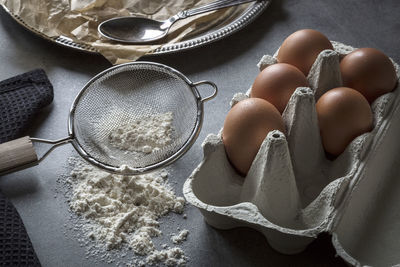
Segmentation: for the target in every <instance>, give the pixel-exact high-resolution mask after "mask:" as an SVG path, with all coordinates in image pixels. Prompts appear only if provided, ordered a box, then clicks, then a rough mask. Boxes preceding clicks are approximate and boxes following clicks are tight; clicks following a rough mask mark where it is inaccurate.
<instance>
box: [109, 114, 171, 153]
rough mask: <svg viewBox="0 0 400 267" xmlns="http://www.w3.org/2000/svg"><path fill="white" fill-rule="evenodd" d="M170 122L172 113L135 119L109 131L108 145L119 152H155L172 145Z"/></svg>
mask: <svg viewBox="0 0 400 267" xmlns="http://www.w3.org/2000/svg"><path fill="white" fill-rule="evenodd" d="M172 120H173V116H172V112H167V113H158V114H154V115H150V116H146V117H142V118H139V119H136V120H134V121H132V122H130V123H128V124H125V125H122V126H120V127H118V128H116V129H114V130H113V131H111V133H110V135H109V141H110V144H111V145H112V146H114V147H116V148H118V149H121V150H128V151H135V152H143V153H146V154H147V153H152V152H155V151H157V150H160V149H161V148H163V147H165V146H167V145H169V144H171V143H172V138H171V137H172V132H173V128H172Z"/></svg>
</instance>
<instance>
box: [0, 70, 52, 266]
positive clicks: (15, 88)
mask: <svg viewBox="0 0 400 267" xmlns="http://www.w3.org/2000/svg"><path fill="white" fill-rule="evenodd" d="M52 100H53V86H52V85H51V83H50V81H49V80H48V79H47V76H46V73H45V72H44V71H43V70H41V69H38V70H34V71H30V72H27V73H24V74H21V75H18V76H15V77H12V78H10V79H7V80H4V81H2V82H0V143H2V142H6V141H9V140H12V139H15V138H18V137H20V136H21V134H22V133H23V132H24V131H25V130H26V129H27V128H28V127H29V123H30V122H31V121H32V118H33V117H34V116H35V114H36V113H37V112H38V111H39V110H40V109H41V108H42V107H44V106H46V105H48V104H50V103H51V102H52ZM0 179H1V177H0ZM0 266H40V262H39V260H38V258H37V256H36V254H35V251H34V250H33V247H32V243H31V241H30V239H29V236H28V234H27V232H26V229H25V226H24V224H23V222H22V220H21V218H20V216H19V214H18V212H17V210H16V209H15V207H14V206H13V205H12V204H11V202H10V201H9V200H7V199H6V198H5V197H4V196H3V195H2V194H1V193H0Z"/></svg>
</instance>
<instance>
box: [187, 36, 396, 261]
mask: <svg viewBox="0 0 400 267" xmlns="http://www.w3.org/2000/svg"><path fill="white" fill-rule="evenodd" d="M332 44H333V47H334V50H324V51H322V52H321V53H320V54H319V55H318V58H317V59H316V61H315V62H314V64H313V66H312V68H311V70H310V72H309V74H308V76H307V79H308V81H309V85H310V87H309V88H308V87H300V88H297V89H296V90H295V92H294V93H293V95H292V96H291V98H290V100H289V103H288V105H287V107H286V109H285V111H284V112H283V114H282V116H283V119H284V122H285V125H286V130H287V135H286V136H285V135H284V134H283V133H281V132H279V131H272V132H270V133H269V134H268V135H267V137H266V138H265V140H264V142H263V143H262V145H261V147H260V149H259V151H258V153H257V155H256V157H255V159H254V161H253V163H252V165H251V168H250V170H249V172H248V174H247V176H246V177H242V176H240V175H239V174H238V173H237V172H236V171H235V170H234V169H233V167H232V166H231V164H230V163H229V160H228V158H227V156H226V153H225V149H224V144H223V142H222V139H221V133H222V130H221V131H220V132H219V133H218V134H209V135H208V136H207V138H206V139H205V141H204V142H203V151H204V158H203V161H202V162H201V163H200V164H199V166H198V167H197V168H196V169H195V170H194V171H193V173H192V174H191V176H190V177H189V178H188V179H187V180H186V182H185V184H184V188H183V192H184V195H185V197H186V199H187V200H188V202H190V203H191V204H193V205H194V206H196V207H197V208H199V210H200V211H201V213H202V214H203V216H204V218H205V220H206V222H207V223H209V224H210V225H212V226H213V227H215V228H218V229H230V228H235V227H242V226H247V227H251V228H254V229H256V230H258V231H259V232H261V233H262V234H263V235H264V236H265V237H266V238H267V240H268V242H269V244H270V245H271V246H272V247H273V248H275V249H276V250H277V251H279V252H281V253H285V254H294V253H298V252H301V251H302V250H304V249H305V248H306V247H307V245H308V244H309V243H310V242H312V241H313V240H314V239H315V238H316V237H317V236H318V234H320V233H322V232H329V233H331V234H332V242H333V245H334V247H335V248H336V251H337V253H338V255H340V256H341V257H342V258H343V259H344V260H346V261H347V262H348V263H350V264H352V265H371V266H390V265H395V264H400V253H398V251H400V243H399V242H398V240H397V239H398V237H399V236H400V212H399V209H398V203H400V179H399V178H400V177H398V176H399V175H398V172H397V165H396V163H397V162H400V158H399V159H397V158H398V157H397V151H400V143H399V142H397V139H398V136H400V96H399V94H400V93H399V92H400V88H399V87H400V85H399V84H400V83H399V82H398V83H397V87H396V88H395V89H394V90H393V91H392V92H390V93H387V94H384V95H382V96H381V97H379V98H378V99H376V100H375V101H374V102H373V104H372V111H373V116H374V122H373V126H374V128H373V130H372V131H371V132H368V133H365V134H363V135H361V136H359V137H357V138H355V139H354V140H353V141H352V142H351V143H350V144H349V145H348V147H347V148H346V150H345V151H344V152H343V153H342V154H341V155H340V156H338V157H337V158H336V159H335V160H329V159H327V158H326V155H325V152H324V149H323V147H322V143H321V137H320V133H319V127H318V120H317V115H316V108H315V103H316V100H318V98H319V97H320V96H321V95H322V94H324V93H325V92H326V91H327V90H328V89H332V88H335V87H340V86H342V80H341V74H340V68H339V62H340V59H341V58H342V57H343V56H344V55H346V54H348V53H350V52H351V51H353V50H354V49H355V48H353V47H350V46H347V45H344V44H341V43H339V42H334V41H332ZM276 55H277V53H275V54H274V55H273V56H270V55H266V56H264V57H262V59H261V60H260V62H259V63H258V67H259V68H260V70H262V69H264V68H265V67H267V66H269V65H271V64H274V63H276V62H277V60H276ZM393 63H394V62H393ZM394 66H395V69H396V73H397V77H398V80H399V77H400V71H399V66H398V65H397V64H395V63H394ZM250 90H251V88H250V89H249V91H248V92H247V94H244V93H237V94H235V95H234V96H233V99H232V101H231V105H235V104H236V103H237V102H238V101H240V100H243V99H245V98H248V95H249V92H250Z"/></svg>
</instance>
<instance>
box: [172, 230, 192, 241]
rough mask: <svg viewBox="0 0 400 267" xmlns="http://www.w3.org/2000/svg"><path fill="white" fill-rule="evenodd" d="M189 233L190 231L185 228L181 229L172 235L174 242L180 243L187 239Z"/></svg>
mask: <svg viewBox="0 0 400 267" xmlns="http://www.w3.org/2000/svg"><path fill="white" fill-rule="evenodd" d="M188 234H189V231H188V230H186V229H184V230H182V231H180V232H179V233H178V234H176V235H173V236H172V237H171V240H172V242H173V243H174V244H180V243H182V242H183V241H185V240H186V238H187V236H188Z"/></svg>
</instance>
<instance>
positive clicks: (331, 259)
mask: <svg viewBox="0 0 400 267" xmlns="http://www.w3.org/2000/svg"><path fill="white" fill-rule="evenodd" d="M399 15H400V1H398V0H385V1H378V0H368V1H359V0H351V1H349V0H336V1H328V0H325V1H312V0H304V1H297V0H283V1H279V0H274V1H273V2H272V4H271V5H270V7H269V8H268V9H267V10H266V11H265V12H264V13H263V14H262V15H261V16H260V17H259V18H258V19H257V20H256V21H254V22H253V23H252V24H251V25H249V26H248V27H246V28H245V29H244V30H241V31H240V32H238V33H235V34H234V35H232V36H230V37H228V38H226V39H223V40H221V41H218V42H216V43H213V44H210V45H207V46H205V47H201V48H197V49H194V50H190V51H186V52H181V53H175V54H169V55H163V56H152V57H146V58H143V59H145V60H151V61H155V62H160V63H164V64H167V65H170V66H172V67H174V68H176V69H178V70H180V71H182V72H183V73H184V74H186V75H187V76H188V77H189V78H190V79H191V80H193V81H198V80H203V79H208V80H211V81H214V82H215V83H216V84H217V85H218V86H219V89H220V91H219V94H218V96H217V97H216V98H215V99H214V100H212V101H210V102H208V103H206V105H205V110H206V111H205V118H204V125H203V129H202V132H201V134H200V136H199V138H198V140H197V142H196V143H195V144H194V146H193V147H192V149H191V150H190V151H189V152H188V153H187V154H186V155H185V156H184V157H183V158H181V159H180V160H179V161H178V162H176V163H174V164H173V165H172V167H171V169H172V173H173V174H172V175H171V178H170V179H171V180H173V181H174V183H173V185H174V188H175V190H176V192H177V194H178V195H182V185H183V183H184V181H185V180H186V178H187V177H188V176H189V175H190V173H191V172H192V170H193V169H194V168H195V167H196V166H197V165H198V164H199V163H200V161H201V159H202V150H201V142H202V141H203V140H204V138H205V136H206V135H207V134H208V133H216V132H218V130H219V129H220V128H221V126H222V124H223V121H224V117H225V115H226V113H227V111H228V109H229V101H230V99H231V97H232V95H233V93H235V92H239V91H241V92H244V91H246V90H247V89H248V88H249V86H250V85H251V84H252V82H253V80H254V78H255V76H256V75H257V73H258V70H257V67H256V63H257V62H258V60H259V59H260V58H261V56H263V55H264V54H273V53H274V51H275V50H276V49H277V48H278V47H279V45H280V43H281V42H282V41H283V40H284V38H285V37H286V36H288V35H289V34H290V33H292V32H294V31H296V30H298V29H302V28H313V29H317V30H320V31H321V32H323V33H324V34H325V35H327V36H328V38H329V39H331V40H337V41H341V42H343V43H346V44H349V45H352V46H355V47H375V48H378V49H380V50H382V51H384V52H385V53H386V54H387V55H388V56H390V57H392V58H393V59H394V60H395V61H396V62H400V52H399V48H400V20H399ZM0 21H1V24H0V49H1V50H0V79H1V80H2V79H5V78H8V77H11V76H14V75H16V74H19V73H22V72H25V71H29V70H31V69H34V68H43V69H44V70H45V71H46V72H47V74H48V76H49V79H50V80H51V82H52V83H53V85H54V94H55V98H54V102H53V104H52V105H51V106H50V107H48V108H46V109H45V110H43V111H42V113H41V114H40V116H38V117H37V118H36V119H35V121H34V122H33V127H32V129H30V130H29V131H28V134H30V135H31V136H37V137H42V138H49V139H58V138H61V137H64V136H66V133H67V127H66V121H67V117H68V110H69V107H70V105H71V103H72V101H73V99H74V96H75V95H76V94H77V92H79V90H80V89H81V88H82V86H83V85H84V84H85V83H86V82H87V81H88V80H89V79H90V78H91V77H92V76H94V75H95V74H97V73H98V72H100V71H102V70H104V69H106V68H108V67H110V63H108V62H107V61H106V60H105V59H104V58H103V57H101V56H99V55H94V54H87V53H83V52H79V51H75V50H72V49H68V48H65V47H61V46H58V45H55V44H53V43H51V42H48V41H46V40H43V39H41V38H40V37H37V36H35V35H34V34H32V33H30V32H28V31H27V30H25V29H24V28H23V27H21V26H20V25H18V24H17V23H16V22H15V21H13V19H11V18H10V17H9V16H8V15H7V14H6V13H5V12H4V11H3V10H1V11H0ZM72 150H73V149H72V147H71V146H64V147H62V148H59V149H57V150H55V151H54V152H53V153H52V154H51V155H50V156H49V157H48V158H47V159H46V160H45V161H44V162H42V163H41V164H40V166H37V167H33V168H30V169H27V170H24V171H20V172H17V173H13V174H9V175H6V176H4V177H1V179H0V190H1V191H2V192H3V194H5V195H6V196H7V197H8V198H9V199H10V200H11V201H12V203H13V204H14V205H15V206H16V208H17V210H18V211H19V213H20V215H21V217H22V219H23V221H24V223H25V226H26V228H27V231H28V233H29V235H30V237H31V240H32V243H33V246H34V248H35V250H36V252H37V255H38V257H39V259H40V261H41V263H42V264H43V266H94V265H101V264H104V266H108V264H107V263H100V264H99V263H98V262H96V261H95V260H94V259H93V258H89V259H86V258H85V250H84V248H82V247H80V246H79V243H78V241H77V240H76V238H74V237H73V236H72V235H71V236H70V235H68V234H67V235H66V234H64V232H63V231H64V230H63V226H64V225H67V226H68V224H71V223H72V222H71V221H70V220H69V212H68V208H67V204H66V203H65V201H64V200H63V198H62V197H57V198H55V197H54V195H55V190H56V189H57V183H56V180H57V178H58V177H60V176H61V175H65V174H67V173H66V172H67V170H66V168H65V165H66V161H67V158H68V156H70V155H73V152H72ZM185 213H186V214H187V217H188V218H187V219H186V220H183V219H181V218H178V217H176V218H175V217H167V218H166V219H163V225H165V226H163V227H164V228H165V229H171V231H175V232H176V227H177V226H180V227H181V228H186V229H188V230H189V231H190V235H189V237H188V240H187V241H186V242H185V243H184V244H183V245H182V247H183V249H184V250H185V252H186V255H187V256H188V257H189V258H190V261H189V262H188V266H336V265H338V266H341V265H343V266H345V264H344V262H343V261H342V260H341V259H338V258H336V257H335V251H334V249H333V248H332V246H331V243H330V237H329V236H327V235H324V236H322V237H320V238H318V239H317V240H316V241H315V242H313V243H312V244H311V245H310V246H309V247H308V248H307V249H306V250H305V251H304V252H302V253H300V254H298V255H293V256H287V255H282V254H279V253H277V252H275V251H274V250H273V249H272V248H271V247H269V245H268V243H267V242H266V240H265V238H264V237H263V236H262V235H261V234H260V233H258V232H257V231H255V230H252V229H247V228H240V229H234V230H226V231H219V230H215V229H213V228H211V227H210V226H208V225H207V224H206V223H205V222H204V220H203V218H202V215H201V214H200V212H199V211H198V210H197V209H196V208H194V207H193V206H191V205H187V206H186V208H185ZM111 265H112V264H111Z"/></svg>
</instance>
